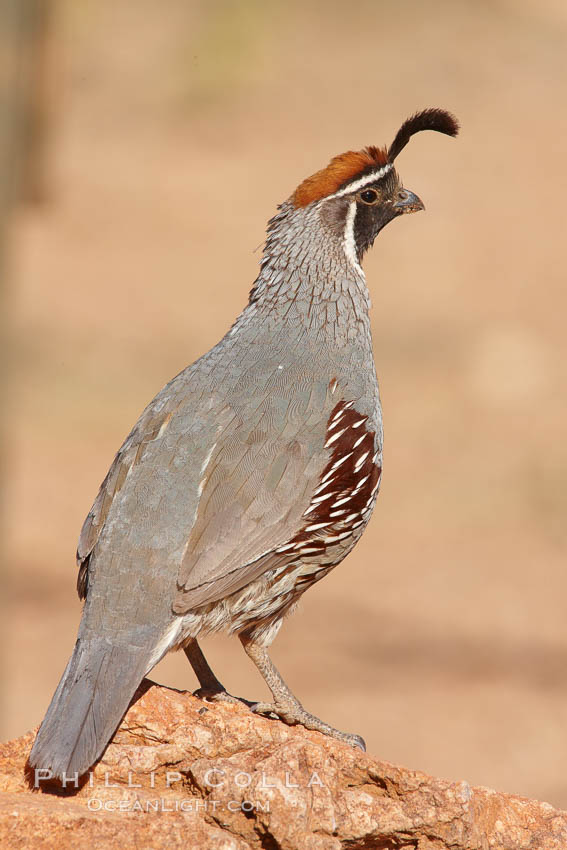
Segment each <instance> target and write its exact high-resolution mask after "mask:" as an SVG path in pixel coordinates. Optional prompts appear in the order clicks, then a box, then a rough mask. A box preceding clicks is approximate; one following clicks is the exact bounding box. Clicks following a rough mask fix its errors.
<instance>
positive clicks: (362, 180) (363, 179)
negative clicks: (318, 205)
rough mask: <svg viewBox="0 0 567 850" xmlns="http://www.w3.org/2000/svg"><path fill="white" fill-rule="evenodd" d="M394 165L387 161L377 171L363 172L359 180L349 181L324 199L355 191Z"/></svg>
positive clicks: (377, 178) (379, 176) (340, 196)
mask: <svg viewBox="0 0 567 850" xmlns="http://www.w3.org/2000/svg"><path fill="white" fill-rule="evenodd" d="M393 167H394V166H393V165H392V163H391V162H387V163H386V165H383V166H382V168H380V169H379V170H378V171H372V172H371V173H370V174H365V175H364V177H361V178H360V180H355V181H354V183H349V184H348V186H345V188H344V189H340V190H339V191H338V192H335V194H334V195H328V196H327V197H326V198H325V199H324V200H326V201H328V200H329V199H330V198H342V196H343V195H349V194H350V193H351V192H357V191H358V189H362V187H363V186H367V185H368V183H374V182H375V181H376V180H380V178H381V177H383V176H384V175H385V174H387V173H388V171H391V170H392V168H393Z"/></svg>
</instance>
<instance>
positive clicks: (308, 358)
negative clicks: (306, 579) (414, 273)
mask: <svg viewBox="0 0 567 850" xmlns="http://www.w3.org/2000/svg"><path fill="white" fill-rule="evenodd" d="M335 221H336V226H335V227H333V224H334V222H335ZM340 226H341V217H340V216H339V215H335V217H333V216H332V215H330V216H327V217H325V216H321V215H320V212H319V210H317V209H312V208H308V209H306V210H304V209H300V210H295V209H293V207H292V206H291V205H290V204H289V203H286V204H284V205H282V208H281V210H280V212H279V214H278V215H277V216H276V217H275V218H274V219H273V220H272V222H271V229H270V233H269V236H268V239H267V243H266V250H265V256H264V260H263V263H262V268H261V272H260V275H259V277H258V280H257V281H256V284H255V287H254V289H253V291H252V293H251V298H250V302H249V304H248V306H247V307H246V308H245V309H244V311H243V312H242V313H241V315H240V316H239V318H238V319H237V321H236V322H235V324H234V326H233V327H232V328H231V330H230V331H229V332H228V333H227V334H226V336H225V337H224V338H223V339H222V340H221V341H220V342H219V343H218V344H217V345H216V346H215V347H214V348H213V349H211V350H210V351H209V352H208V353H207V354H205V355H204V356H203V357H201V358H200V359H199V360H197V361H196V362H195V363H194V364H192V365H191V366H189V367H187V368H186V369H185V370H184V371H183V372H181V373H180V374H179V375H177V377H175V378H174V379H173V380H172V381H170V383H169V384H167V386H166V387H164V388H163V389H162V390H161V392H159V393H158V395H157V396H156V397H155V398H154V399H153V401H152V402H151V403H150V404H149V405H148V407H147V408H146V409H145V410H144V412H143V413H142V415H141V417H140V419H139V420H138V422H137V423H136V425H135V426H134V428H133V430H132V432H131V433H130V434H129V436H128V437H127V439H126V440H125V442H124V444H123V446H122V447H121V449H120V451H119V452H118V454H117V456H116V458H115V460H114V463H113V465H112V467H111V469H110V471H109V474H108V476H107V478H106V479H105V481H104V482H103V484H102V486H101V489H100V492H99V495H98V497H97V499H96V501H95V503H94V505H93V508H92V509H91V511H90V513H89V515H88V517H87V519H86V521H85V524H84V526H83V530H82V532H81V536H80V540H79V546H78V558H79V561H80V562H82V563H83V564H85V565H86V569H87V571H88V572H87V574H86V576H84V578H83V581H84V582H85V584H87V585H88V592H87V594H86V602H85V607H84V612H83V617H82V620H81V625H80V629H79V636H78V641H77V648H76V650H75V655H74V656H73V658H72V660H71V662H70V664H69V666H68V668H67V669H66V671H65V674H64V676H63V679H62V682H61V685H60V686H59V689H58V691H57V692H56V694H55V696H54V699H53V703H52V710H51V711H50V712H49V713H48V715H47V717H46V719H45V721H44V724H43V726H42V729H41V730H40V733H39V735H38V738H37V740H36V742H35V745H34V748H33V750H32V753H31V759H30V761H31V763H32V764H37V765H41V767H43V768H49V769H51V770H53V772H54V773H55V774H57V773H60V772H61V771H65V772H66V773H67V775H71V774H74V773H75V772H76V771H77V772H78V773H79V774H80V773H81V772H82V771H84V770H85V769H87V768H88V766H89V765H90V764H91V763H92V761H94V760H95V759H96V758H97V757H98V756H99V755H100V752H101V751H102V749H103V748H104V746H105V745H106V743H107V741H108V738H109V737H110V736H111V735H112V732H113V731H114V728H115V726H116V725H117V724H118V723H119V721H120V718H121V717H122V714H123V713H124V711H125V709H126V708H127V705H128V702H129V701H130V699H131V697H132V694H133V691H134V690H135V688H136V687H137V685H138V684H139V681H140V679H141V678H142V677H143V675H145V674H146V673H147V672H148V671H149V670H151V668H152V667H153V666H154V665H155V664H156V663H157V662H158V661H159V660H160V658H161V657H163V655H164V654H165V653H166V652H167V651H169V650H170V649H172V648H174V647H176V646H179V645H180V644H181V643H183V641H184V640H186V639H187V638H188V637H194V636H197V635H198V634H200V633H206V632H210V631H217V630H220V629H226V630H229V631H241V630H244V629H246V628H247V627H250V626H252V628H253V629H254V630H255V631H256V632H257V634H258V636H259V637H260V638H261V637H262V634H263V632H265V633H266V634H267V636H268V641H271V639H273V636H274V634H275V631H276V630H277V628H278V627H279V624H280V623H281V618H282V616H283V614H284V613H286V612H287V611H288V610H289V608H290V606H291V605H292V604H293V603H294V602H295V600H296V597H297V595H298V594H297V592H296V591H295V577H294V575H293V574H291V575H288V576H287V577H286V580H285V581H283V582H282V583H281V584H280V586H279V587H278V591H277V593H275V594H273V595H270V594H269V593H266V589H267V588H268V587H269V585H270V581H271V579H272V577H273V576H274V574H277V572H278V570H279V571H282V570H283V569H285V568H287V567H289V565H290V564H295V565H296V566H297V571H299V572H300V573H302V574H308V575H311V574H312V575H313V577H314V578H315V577H316V575H317V573H318V572H319V570H320V567H321V566H329V565H334V564H336V563H339V561H341V560H342V559H343V558H344V556H345V555H346V554H347V553H348V552H349V551H350V549H351V548H352V546H353V545H354V543H355V542H356V540H357V539H358V537H359V536H360V534H361V533H362V531H363V528H364V525H361V526H359V527H358V528H357V529H353V533H352V534H351V535H348V536H346V537H345V538H343V539H342V540H338V541H336V542H335V543H334V545H332V546H328V547H327V548H326V550H325V552H324V553H316V554H307V555H303V556H302V557H297V556H296V555H295V554H294V552H293V551H292V552H287V553H285V552H284V553H278V552H277V549H278V548H279V547H281V546H284V545H285V544H286V543H287V542H288V541H290V540H291V539H292V538H293V537H294V535H296V534H297V533H298V532H300V530H301V529H302V527H304V526H305V525H306V524H307V522H306V519H305V518H304V517H303V514H304V512H305V510H307V509H308V507H309V504H310V501H311V497H312V495H313V491H314V489H315V488H316V486H317V484H318V483H319V479H320V476H321V473H322V470H323V469H324V467H325V464H326V462H327V460H328V458H329V456H330V453H331V449H330V448H325V441H326V433H327V426H328V420H329V416H330V414H331V411H332V410H333V408H334V407H335V405H336V404H337V401H338V400H339V399H341V398H342V399H346V400H349V401H350V400H352V401H354V402H355V407H356V410H357V411H358V412H360V413H361V414H363V415H364V416H366V417H368V427H369V428H370V429H371V430H372V431H373V432H374V433H375V434H376V440H375V451H376V452H378V453H380V450H381V434H382V430H381V415H380V405H379V397H378V385H377V382H376V375H375V371H374V366H373V360H372V345H371V336H370V321H369V317H368V307H369V297H368V291H367V287H366V283H365V280H364V276H363V275H362V273H361V271H360V269H359V268H357V267H356V266H354V265H353V264H352V263H350V262H349V260H348V258H347V256H346V255H345V253H344V251H343V250H342V242H341V239H340V238H339V239H338V238H337V235H338V234H337V232H336V227H340ZM341 236H342V234H341ZM331 382H333V384H331ZM332 388H334V389H332ZM379 462H380V460H379V459H378V463H379ZM374 498H375V494H374ZM369 515H370V512H368V513H367V515H366V517H365V520H367V519H368V517H369ZM303 589H305V588H303ZM95 636H96V639H95ZM85 647H87V648H88V649H87V648H85ZM117 647H118V649H116V648H117ZM117 651H120V652H121V653H122V655H123V657H124V659H125V665H123V664H120V665H116V664H115V663H113V662H112V661H111V659H110V654H111V653H112V652H117ZM126 659H127V660H126ZM117 666H118V670H117ZM128 669H130V670H133V671H135V672H134V673H133V675H131V676H126V680H125V681H123V679H124V671H125V670H128ZM101 670H102V672H101ZM95 683H96V686H95ZM89 688H92V693H93V694H94V693H95V692H96V693H97V694H99V693H101V692H109V691H110V692H111V693H112V697H111V698H109V700H108V703H109V704H112V708H113V711H112V720H111V722H110V725H108V724H106V725H104V726H103V724H102V723H101V722H100V720H99V717H102V716H103V715H104V714H105V712H101V708H100V705H99V703H98V702H97V701H96V700H92V701H91V702H89ZM78 693H80V694H81V698H80V699H78V698H77V694H78ZM105 705H106V704H105ZM82 715H85V716H84V717H83V716H82ZM95 715H96V716H95ZM72 717H77V718H78V721H79V724H78V725H81V724H82V726H81V728H87V727H89V725H90V726H92V727H93V728H95V727H96V728H97V730H100V731H99V733H98V734H96V735H95V734H94V733H93V734H89V735H86V734H84V733H83V736H82V738H81V740H80V741H79V744H78V745H77V746H76V748H75V750H74V751H73V752H72V754H70V755H69V753H68V744H67V738H69V737H72V731H71V732H69V718H72ZM71 725H72V724H71ZM64 729H67V733H68V734H67V738H66V737H65V733H64ZM60 751H61V752H63V753H64V754H65V755H64V757H63V758H62V759H61V760H59V759H58V756H57V754H58V753H59V752H60ZM52 753H54V754H55V756H52V755H51V754H52ZM67 756H68V760H66V759H67Z"/></svg>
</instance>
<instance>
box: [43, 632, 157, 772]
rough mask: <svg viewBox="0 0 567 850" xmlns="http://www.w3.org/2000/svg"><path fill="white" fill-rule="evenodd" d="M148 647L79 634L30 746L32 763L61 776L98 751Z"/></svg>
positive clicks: (144, 664)
mask: <svg viewBox="0 0 567 850" xmlns="http://www.w3.org/2000/svg"><path fill="white" fill-rule="evenodd" d="M151 654H152V653H151V649H149V650H148V649H147V648H143V647H140V646H132V645H128V646H124V645H113V644H111V643H110V642H109V641H108V640H105V639H104V638H101V637H91V638H88V639H85V638H79V639H78V640H77V643H76V644H75V649H74V652H73V655H72V656H71V659H70V661H69V663H68V664H67V667H66V669H65V672H64V673H63V676H62V677H61V681H60V682H59V685H58V686H57V690H56V691H55V694H54V695H53V699H52V700H51V704H50V706H49V708H48V710H47V714H46V715H45V718H44V720H43V723H42V724H41V726H40V728H39V732H38V733H37V737H36V739H35V742H34V745H33V747H32V750H31V753H30V756H29V763H30V765H31V766H32V767H35V768H42V769H44V770H50V771H51V772H52V775H53V776H54V777H55V776H56V777H59V778H60V779H64V778H65V777H67V778H68V779H70V778H72V777H73V776H74V774H75V773H77V774H78V775H79V776H80V775H81V774H83V773H85V772H86V771H87V770H88V769H89V767H91V765H92V764H93V763H94V762H95V761H96V760H97V759H98V757H99V756H100V755H101V754H102V752H103V750H104V748H105V747H106V745H107V744H108V742H109V741H110V739H111V737H112V735H113V733H114V732H115V730H116V727H117V726H118V724H119V723H120V721H121V719H122V716H123V715H124V713H125V711H126V709H127V708H128V704H129V702H130V700H131V699H132V697H133V695H134V692H135V690H136V688H137V687H138V685H139V684H140V682H141V680H142V678H143V676H144V675H145V673H146V672H147V670H148V667H149V659H150V656H151Z"/></svg>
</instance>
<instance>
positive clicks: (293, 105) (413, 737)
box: [1, 0, 567, 807]
mask: <svg viewBox="0 0 567 850" xmlns="http://www.w3.org/2000/svg"><path fill="white" fill-rule="evenodd" d="M33 6H34V4H33V3H32V7H33ZM35 7H36V8H37V9H39V10H40V9H41V8H44V4H43V3H42V2H40V0H36V2H35ZM4 35H6V32H5V33H4ZM41 43H42V44H43V51H44V52H43V53H42V54H41V55H40V56H39V60H38V54H37V52H35V51H34V52H31V53H30V54H29V55H26V54H25V53H24V54H20V59H22V57H23V60H25V61H22V62H20V66H19V72H18V73H20V75H21V73H24V74H25V73H28V74H29V75H30V76H29V77H28V82H29V81H30V80H31V83H30V86H31V91H32V92H36V94H38V98H37V99H38V103H39V107H38V108H39V112H40V113H41V114H42V115H44V118H45V121H44V123H43V124H42V127H43V129H41V128H40V129H39V130H38V129H37V128H36V135H38V137H39V138H40V141H41V144H38V145H37V151H34V152H33V156H31V157H30V158H29V162H28V164H27V166H26V167H25V168H24V175H23V176H24V178H25V177H28V176H29V175H30V174H32V176H33V186H32V188H31V190H29V191H28V192H22V193H21V194H22V198H23V199H24V200H27V201H28V203H26V204H24V203H19V204H18V205H17V206H15V209H14V212H13V213H12V214H11V216H10V220H9V221H8V223H7V225H6V222H5V218H6V217H5V216H4V224H5V227H4V238H5V240H6V243H5V244H6V246H7V257H4V265H5V269H4V271H5V270H6V267H7V268H8V269H9V272H10V274H9V276H8V278H7V280H6V282H5V286H4V307H3V316H4V319H5V320H6V321H7V324H8V329H7V335H6V339H7V346H6V354H5V357H4V364H5V365H7V368H6V372H7V375H8V376H7V384H6V387H5V391H4V392H3V397H2V410H3V413H4V461H3V473H4V474H3V477H4V493H3V508H4V510H3V535H2V536H3V541H4V547H3V548H4V553H3V554H4V564H5V575H4V577H3V579H2V586H3V594H4V601H5V602H6V603H7V604H6V605H5V608H4V613H3V636H2V644H3V654H4V659H3V674H2V685H3V709H4V711H3V715H4V716H3V719H2V728H1V736H2V738H8V737H12V736H16V735H18V734H21V733H23V732H24V731H26V730H27V729H28V728H30V727H32V726H34V725H35V724H38V723H39V722H40V720H41V718H42V716H43V713H44V711H45V708H46V706H47V704H48V702H49V699H50V698H51V695H52V692H53V690H54V688H55V686H56V684H57V681H58V679H59V676H60V674H61V672H62V670H63V668H64V666H65V664H66V661H67V657H68V655H69V653H70V651H71V649H72V646H73V643H74V640H75V634H76V628H77V624H78V621H79V617H80V604H79V601H78V599H77V597H76V593H75V579H76V570H75V566H74V550H75V544H76V539H77V536H78V532H79V529H80V526H81V523H82V520H83V518H84V516H85V515H86V513H87V511H88V509H89V507H90V505H91V502H92V501H93V499H94V496H95V494H96V491H97V488H98V485H99V483H100V481H101V480H102V478H103V477H104V475H105V473H106V470H107V468H108V465H109V464H110V461H111V460H112V457H113V455H114V452H115V451H116V450H117V448H118V447H119V445H120V443H121V441H122V439H123V438H124V436H125V435H126V434H127V432H128V431H129V430H130V427H131V426H132V424H133V422H134V421H135V419H136V418H137V416H138V414H139V413H140V411H141V410H142V408H143V407H144V406H145V404H146V403H147V402H148V401H149V400H150V398H151V397H152V396H153V395H154V394H155V392H157V390H159V389H160V387H161V386H162V385H163V384H164V383H165V382H166V381H167V380H168V379H169V378H170V377H172V376H173V375H174V374H175V373H177V372H178V371H179V370H180V369H182V368H183V367H184V366H185V365H186V364H188V363H190V362H191V361H193V360H194V359H195V358H196V357H197V356H198V355H200V354H201V353H203V352H204V351H205V350H206V349H207V348H209V347H210V346H211V345H213V344H214V343H215V342H216V341H217V340H218V339H219V338H220V337H221V336H222V334H224V332H225V331H226V330H227V329H228V327H229V325H230V324H231V322H232V320H233V319H234V317H235V316H236V314H237V313H238V312H239V311H240V309H241V308H242V307H243V306H244V304H245V302H246V298H247V294H248V291H249V289H250V286H251V284H252V281H253V279H254V277H255V274H256V270H257V265H258V261H259V258H260V252H259V251H258V252H256V253H254V249H255V248H256V246H258V244H259V243H261V241H262V239H263V234H264V227H265V222H266V220H267V219H268V218H269V217H270V216H271V215H272V214H273V212H274V210H275V207H276V203H278V202H280V201H281V200H283V199H284V198H286V197H287V196H288V195H289V194H290V193H291V191H292V190H293V188H294V187H295V185H296V184H297V183H298V182H299V181H300V180H301V179H302V178H303V177H305V176H306V175H307V174H310V173H312V172H313V171H315V170H317V169H318V168H320V167H322V166H323V165H324V164H325V163H326V162H327V161H328V159H329V157H330V156H331V155H333V154H336V153H339V152H341V151H343V150H346V149H348V148H352V147H355V148H358V147H361V146H362V145H365V144H384V143H388V142H390V141H391V140H392V138H393V135H394V133H395V131H396V130H397V128H398V126H399V124H400V123H401V121H402V120H403V119H404V118H406V117H407V116H408V115H409V114H410V113H412V112H413V111H415V110H416V109H420V108H423V107H426V106H442V107H445V108H449V109H451V110H453V111H454V112H455V113H456V114H457V116H458V117H459V119H460V120H461V122H462V135H461V136H460V137H459V138H458V140H456V141H452V140H449V139H446V138H445V137H441V136H438V135H436V134H433V133H428V134H422V135H420V136H418V137H416V138H415V139H414V140H413V141H412V142H411V143H410V145H409V147H408V148H407V150H406V151H404V153H403V154H402V156H401V157H400V159H399V161H398V168H399V171H400V173H401V175H402V177H403V180H404V183H405V185H406V186H407V187H408V188H411V189H412V190H414V191H415V192H417V193H418V194H419V195H420V196H421V197H422V199H423V200H424V202H425V204H426V207H427V211H426V213H425V214H422V215H418V216H412V217H411V218H404V219H403V220H400V221H397V222H395V223H394V224H392V225H391V226H390V227H388V228H387V229H386V230H385V231H384V232H383V233H382V234H381V235H380V237H379V239H378V240H377V243H376V245H375V246H374V250H373V251H372V252H371V253H370V255H369V256H368V258H367V260H366V263H365V268H366V273H367V279H368V283H369V287H370V290H371V294H372V299H373V304H374V308H373V313H372V319H373V328H374V343H375V354H376V362H377V370H378V375H379V378H380V382H381V392H382V401H383V406H384V419H385V460H384V476H383V483H382V490H381V494H380V497H379V500H378V504H377V509H376V512H375V515H374V517H373V519H372V522H371V524H370V527H369V529H368V531H367V533H366V535H365V536H364V537H363V539H362V542H361V543H360V544H359V546H358V547H357V549H356V551H355V552H354V553H353V554H352V555H351V556H350V558H349V559H348V560H347V561H346V562H345V563H343V564H342V565H341V566H340V567H339V568H338V569H337V570H335V572H334V573H333V574H331V576H329V577H328V578H327V579H326V580H325V581H324V582H322V583H321V584H320V585H318V586H317V587H316V588H315V589H314V590H312V591H311V592H309V593H308V594H306V596H305V597H304V600H303V603H302V605H301V607H300V610H299V612H298V613H297V614H296V615H295V617H293V618H292V619H291V620H289V621H288V622H287V623H286V625H285V626H284V628H283V630H282V632H281V634H280V636H279V637H278V639H277V641H276V642H275V644H274V658H275V661H276V663H278V665H279V666H280V667H281V669H282V672H283V674H284V675H285V677H286V678H287V680H288V681H289V683H290V685H291V686H292V687H293V689H294V690H296V692H297V693H298V695H299V696H300V698H301V699H302V700H303V702H304V704H305V705H306V706H307V707H308V708H309V709H311V710H312V711H314V712H315V713H316V714H319V715H321V716H322V717H324V718H325V719H326V720H328V721H329V722H331V723H333V724H334V725H336V726H338V727H339V728H341V729H346V730H350V731H355V732H358V733H360V734H362V735H363V736H364V737H365V738H366V741H367V743H368V747H369V750H370V751H371V752H372V753H373V754H376V755H377V756H379V757H382V758H384V759H388V760H390V761H394V762H399V763H402V764H405V765H408V766H411V767H415V768H421V769H423V770H425V771H428V772H430V773H433V774H438V775H441V776H445V777H449V778H454V779H461V778H465V779H467V780H469V781H470V782H474V783H479V784H484V785H490V786H494V787H497V788H500V789H504V790H508V791H513V792H518V793H521V794H526V795H529V796H535V797H539V798H542V799H546V800H549V801H551V802H552V803H554V804H555V805H558V806H564V807H567V776H566V771H565V764H566V762H567V671H566V662H567V623H566V609H567V600H566V592H567V571H566V566H567V557H566V556H567V523H566V513H567V442H566V440H565V435H566V428H567V394H566V378H567V366H566V362H567V334H566V331H565V325H566V311H567V289H566V273H565V244H566V237H567V232H566V226H565V203H566V190H567V180H566V169H565V161H566V143H565V139H566V138H567V111H566V102H567V100H566V98H567V85H566V83H567V7H566V6H565V3H564V2H563V0H508V2H506V0H494V2H485V3H478V2H459V0H437V2H417V0H408V2H404V3H391V2H388V3H386V2H370V0H367V1H366V2H356V3H351V4H349V5H348V7H345V6H344V4H343V3H339V2H336V0H327V2H325V3H305V2H299V0H297V2H295V0H292V2H286V3H284V2H270V3H268V4H266V3H262V2H260V0H249V2H240V3H238V2H227V1H226V0H218V2H205V0H200V2H198V0H191V2H184V1H183V0H161V2H160V3H155V2H150V0H137V2H134V0H130V2H129V0H113V2H110V0H100V2H95V0H82V2H81V3H75V2H72V0H66V2H59V3H52V4H51V15H50V16H49V17H48V19H47V24H46V27H45V37H44V38H43V39H42V41H41ZM5 48H6V44H4V51H3V57H4V59H5V58H6V49H5ZM41 56H43V58H41ZM33 57H35V59H36V60H38V61H36V62H35V63H34V61H33ZM2 67H3V75H4V77H3V84H4V86H5V85H6V79H7V78H6V67H7V65H6V63H5V62H4V64H3V66H2ZM30 68H31V69H32V70H31V71H30ZM26 69H27V70H26ZM20 79H21V77H20ZM42 120H43V119H42ZM34 138H35V136H34ZM15 150H16V153H17V152H18V149H17V146H16V148H15ZM19 153H20V154H21V153H22V149H21V148H20V149H19ZM34 169H35V170H34ZM10 173H11V172H10ZM204 648H205V651H206V652H207V655H208V656H209V657H210V661H211V664H212V666H213V667H214V669H215V670H216V671H217V673H218V675H219V677H220V678H221V679H222V681H223V682H224V683H225V684H226V686H227V687H228V688H229V689H230V690H231V691H232V692H233V693H237V694H241V695H243V696H247V697H248V698H257V699H260V698H262V697H264V696H266V692H265V690H264V686H263V683H262V682H261V679H260V678H259V676H258V675H257V673H256V672H255V670H254V669H253V668H252V665H251V664H250V662H249V661H248V659H247V658H246V657H245V656H244V653H243V652H242V650H241V648H240V645H239V643H238V641H237V640H236V638H233V639H228V638H224V637H219V638H216V639H214V640H208V641H205V643H204ZM154 678H156V679H157V680H158V681H160V682H163V683H166V684H170V685H174V686H176V687H181V688H191V689H193V688H194V687H196V681H195V679H194V677H193V674H192V672H191V670H190V668H189V665H188V664H187V662H186V660H185V658H184V657H183V656H181V655H176V656H170V657H169V658H167V659H166V660H165V661H164V662H162V663H161V664H160V665H159V667H158V668H156V670H155V671H154Z"/></svg>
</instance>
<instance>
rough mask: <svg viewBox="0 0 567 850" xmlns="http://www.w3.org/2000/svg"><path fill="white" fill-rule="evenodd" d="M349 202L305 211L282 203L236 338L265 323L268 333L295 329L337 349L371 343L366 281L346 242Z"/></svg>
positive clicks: (313, 206) (338, 201) (236, 328)
mask: <svg viewBox="0 0 567 850" xmlns="http://www.w3.org/2000/svg"><path fill="white" fill-rule="evenodd" d="M349 204H350V202H349V201H348V200H347V199H345V198H341V199H334V200H332V201H326V202H323V203H318V204H311V205H310V206H308V207H305V208H302V209H295V207H294V206H293V205H292V204H291V203H290V202H289V201H286V202H285V203H283V204H282V205H281V207H280V208H279V211H278V213H277V215H275V216H274V218H272V219H271V221H270V222H269V224H268V235H267V238H266V243H265V247H264V254H263V258H262V262H261V268H260V274H259V275H258V278H257V280H256V282H255V284H254V287H253V289H252V291H251V293H250V301H249V303H248V306H247V307H246V308H245V310H244V311H243V312H242V313H241V315H240V316H239V317H238V319H237V321H236V323H235V325H234V327H233V329H232V331H231V332H230V335H231V336H232V335H233V334H235V333H236V332H237V331H239V330H244V327H245V326H247V325H248V326H250V324H255V323H256V321H257V320H260V321H261V322H262V324H263V326H264V330H265V331H268V330H269V331H270V332H273V331H274V330H276V328H277V327H278V326H280V327H282V330H285V332H287V333H289V332H290V331H291V329H292V328H295V329H296V330H297V331H299V332H301V333H302V334H305V332H306V331H307V332H308V334H309V335H313V336H315V337H317V338H319V339H321V340H322V339H324V338H325V337H327V338H328V339H331V340H332V341H333V343H334V345H336V344H341V342H343V343H353V342H355V340H357V339H358V341H359V342H361V341H362V340H361V336H362V337H367V338H368V339H369V337H370V320H369V316H368V311H369V308H370V297H369V294H368V289H367V286H366V280H365V277H364V274H363V272H362V269H361V268H360V266H359V265H358V263H357V262H356V256H355V255H354V253H353V250H352V249H351V250H349V246H348V234H347V240H346V241H345V229H346V228H347V216H348V211H349ZM352 224H353V223H352V222H351V224H350V225H349V227H352ZM351 245H352V241H351Z"/></svg>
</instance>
